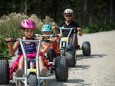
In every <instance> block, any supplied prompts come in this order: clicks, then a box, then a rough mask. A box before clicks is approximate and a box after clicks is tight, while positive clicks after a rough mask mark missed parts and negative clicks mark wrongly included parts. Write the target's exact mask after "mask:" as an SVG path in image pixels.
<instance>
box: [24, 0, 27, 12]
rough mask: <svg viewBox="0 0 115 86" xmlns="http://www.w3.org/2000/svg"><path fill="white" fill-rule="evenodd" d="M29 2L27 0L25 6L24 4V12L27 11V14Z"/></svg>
mask: <svg viewBox="0 0 115 86" xmlns="http://www.w3.org/2000/svg"><path fill="white" fill-rule="evenodd" d="M27 2H28V1H27V0H25V6H24V13H25V14H27V9H28V8H27V7H28V5H27Z"/></svg>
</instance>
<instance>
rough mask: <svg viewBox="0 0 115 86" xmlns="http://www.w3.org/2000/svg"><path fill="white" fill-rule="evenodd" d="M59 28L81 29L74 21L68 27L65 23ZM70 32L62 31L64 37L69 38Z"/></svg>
mask: <svg viewBox="0 0 115 86" xmlns="http://www.w3.org/2000/svg"><path fill="white" fill-rule="evenodd" d="M59 27H62V28H76V29H77V28H78V27H80V26H79V24H78V23H76V22H74V21H72V22H71V23H70V24H69V25H67V24H66V23H65V22H63V23H61V24H60V25H59ZM69 31H70V30H62V34H63V37H67V36H68V34H69ZM73 33H74V31H72V33H71V35H72V34H73Z"/></svg>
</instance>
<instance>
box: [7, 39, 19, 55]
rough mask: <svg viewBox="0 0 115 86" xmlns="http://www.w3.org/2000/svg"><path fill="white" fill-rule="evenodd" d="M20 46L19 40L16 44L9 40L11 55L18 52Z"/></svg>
mask: <svg viewBox="0 0 115 86" xmlns="http://www.w3.org/2000/svg"><path fill="white" fill-rule="evenodd" d="M18 46H19V42H18V41H17V42H15V44H14V46H13V44H12V42H8V49H9V52H10V55H11V56H13V55H14V54H15V52H16V50H17V49H18Z"/></svg>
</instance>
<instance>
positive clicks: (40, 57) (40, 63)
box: [39, 56, 48, 76]
mask: <svg viewBox="0 0 115 86" xmlns="http://www.w3.org/2000/svg"><path fill="white" fill-rule="evenodd" d="M39 67H40V74H41V76H46V75H47V71H48V69H47V68H46V67H45V65H44V62H43V58H42V56H39Z"/></svg>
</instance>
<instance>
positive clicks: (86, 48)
mask: <svg viewBox="0 0 115 86" xmlns="http://www.w3.org/2000/svg"><path fill="white" fill-rule="evenodd" d="M82 53H83V55H84V56H90V54H91V45H90V43H89V42H88V41H86V42H83V44H82Z"/></svg>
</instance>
